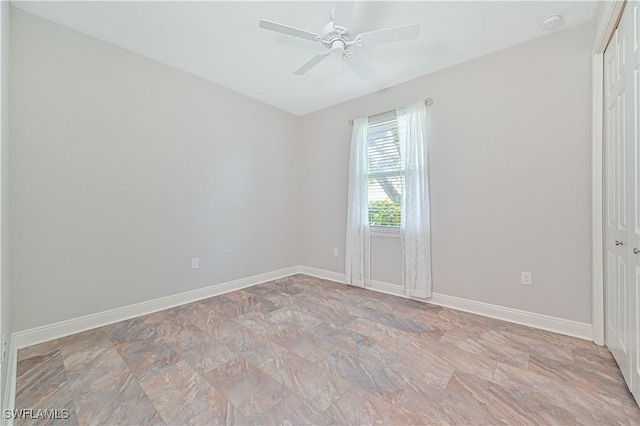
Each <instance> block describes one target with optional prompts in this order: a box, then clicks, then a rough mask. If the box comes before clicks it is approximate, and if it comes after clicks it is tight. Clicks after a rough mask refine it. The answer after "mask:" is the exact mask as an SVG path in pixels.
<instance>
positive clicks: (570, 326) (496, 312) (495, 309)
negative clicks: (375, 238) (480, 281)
mask: <svg viewBox="0 0 640 426" xmlns="http://www.w3.org/2000/svg"><path fill="white" fill-rule="evenodd" d="M300 273H303V274H306V275H311V276H314V277H318V278H323V279H327V280H331V281H336V282H339V283H344V282H345V280H344V274H340V273H337V272H332V271H325V270H323V269H318V268H311V267H308V266H301V267H300ZM371 290H375V291H379V292H381V293H387V294H392V295H394V296H400V297H405V298H406V297H407V295H406V294H405V292H404V289H403V287H402V286H399V285H396V284H390V283H386V282H383V281H375V280H372V281H371ZM411 299H414V300H418V301H420V302H425V303H432V304H434V305H438V306H444V307H447V308H452V309H457V310H459V311H464V312H471V313H474V314H478V315H482V316H485V317H489V318H496V319H500V320H503V321H508V322H512V323H515V324H521V325H526V326H529V327H533V328H538V329H541V330H547V331H552V332H554V333H559V334H564V335H567V336H573V337H578V338H580V339H585V340H591V341H593V326H592V325H591V324H587V323H583V322H578V321H572V320H568V319H564V318H558V317H552V316H549V315H543V314H538V313H535V312H527V311H523V310H520V309H514V308H508V307H506V306H499V305H492V304H490V303H484V302H478V301H475V300H469V299H463V298H461V297H455V296H448V295H446V294H440V293H433V296H432V297H431V298H430V299H428V300H422V299H415V298H411Z"/></svg>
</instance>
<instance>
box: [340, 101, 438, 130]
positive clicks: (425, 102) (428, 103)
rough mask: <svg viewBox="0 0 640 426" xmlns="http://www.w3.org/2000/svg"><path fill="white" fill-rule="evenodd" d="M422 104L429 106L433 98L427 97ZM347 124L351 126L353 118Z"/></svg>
mask: <svg viewBox="0 0 640 426" xmlns="http://www.w3.org/2000/svg"><path fill="white" fill-rule="evenodd" d="M424 104H425V105H427V106H429V105H433V99H431V98H427V99H425V100H424ZM349 125H350V126H353V119H351V120H349Z"/></svg>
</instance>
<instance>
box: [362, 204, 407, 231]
mask: <svg viewBox="0 0 640 426" xmlns="http://www.w3.org/2000/svg"><path fill="white" fill-rule="evenodd" d="M401 212H402V206H401V204H400V203H399V202H394V201H391V200H380V201H369V224H370V225H371V226H396V227H399V226H400V215H401Z"/></svg>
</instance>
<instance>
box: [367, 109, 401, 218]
mask: <svg viewBox="0 0 640 426" xmlns="http://www.w3.org/2000/svg"><path fill="white" fill-rule="evenodd" d="M367 154H368V163H369V175H368V177H369V189H368V200H369V224H370V225H371V226H376V227H388V228H399V227H400V217H401V212H402V192H403V190H404V174H403V170H402V165H401V164H402V163H401V158H400V140H399V137H398V117H397V114H396V111H395V110H393V111H389V112H384V113H382V114H378V115H374V116H371V117H369V125H368V128H367Z"/></svg>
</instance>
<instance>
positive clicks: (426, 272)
mask: <svg viewBox="0 0 640 426" xmlns="http://www.w3.org/2000/svg"><path fill="white" fill-rule="evenodd" d="M397 112H398V136H399V139H400V154H401V158H402V166H403V169H404V176H405V179H404V185H405V188H404V191H403V193H402V220H401V225H400V227H401V234H400V235H401V241H402V281H403V284H404V288H405V292H406V294H407V296H411V297H422V298H426V297H431V225H430V214H429V180H428V179H429V170H428V164H429V163H428V158H427V155H428V151H427V140H426V139H427V107H426V106H425V104H424V102H419V103H415V104H412V105H409V106H407V107H405V108H401V109H398V110H397Z"/></svg>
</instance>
